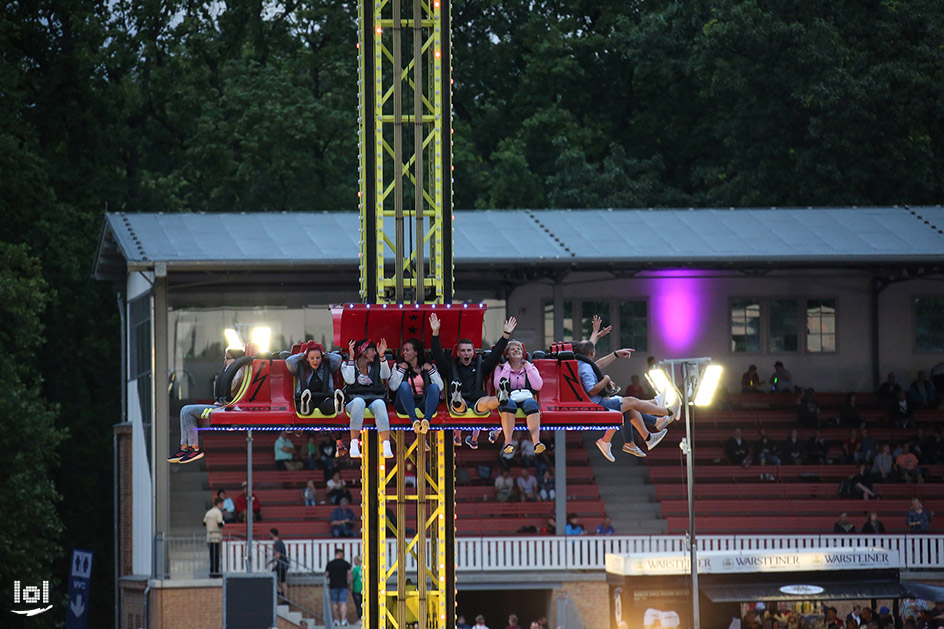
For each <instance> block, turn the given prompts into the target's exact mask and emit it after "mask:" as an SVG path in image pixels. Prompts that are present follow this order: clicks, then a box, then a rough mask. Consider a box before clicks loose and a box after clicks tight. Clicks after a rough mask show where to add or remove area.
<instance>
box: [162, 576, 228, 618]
mask: <svg viewBox="0 0 944 629" xmlns="http://www.w3.org/2000/svg"><path fill="white" fill-rule="evenodd" d="M150 594H151V610H150V611H151V613H150V616H151V624H150V626H151V627H174V629H213V628H214V627H222V626H223V588H222V583H221V582H219V581H217V583H215V584H213V585H209V584H208V586H207V587H169V588H151V593H150Z"/></svg>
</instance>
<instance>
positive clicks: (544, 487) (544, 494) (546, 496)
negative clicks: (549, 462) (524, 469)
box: [538, 470, 557, 500]
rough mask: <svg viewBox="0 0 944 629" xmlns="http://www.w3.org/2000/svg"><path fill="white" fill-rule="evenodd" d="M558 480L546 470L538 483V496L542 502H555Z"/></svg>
mask: <svg viewBox="0 0 944 629" xmlns="http://www.w3.org/2000/svg"><path fill="white" fill-rule="evenodd" d="M556 482H557V481H556V479H555V478H554V475H553V474H551V470H544V474H543V475H542V476H541V480H540V481H539V482H538V495H539V496H540V497H541V500H554V498H556V497H557V488H556V487H557V486H556V485H555V483H556Z"/></svg>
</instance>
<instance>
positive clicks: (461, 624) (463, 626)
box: [456, 615, 472, 629]
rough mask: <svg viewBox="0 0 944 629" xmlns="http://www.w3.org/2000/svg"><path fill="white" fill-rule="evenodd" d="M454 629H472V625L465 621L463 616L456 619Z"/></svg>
mask: <svg viewBox="0 0 944 629" xmlns="http://www.w3.org/2000/svg"><path fill="white" fill-rule="evenodd" d="M456 629H472V625H470V624H469V623H467V622H466V621H465V616H462V615H459V616H457V617H456Z"/></svg>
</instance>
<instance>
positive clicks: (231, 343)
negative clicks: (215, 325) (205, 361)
mask: <svg viewBox="0 0 944 629" xmlns="http://www.w3.org/2000/svg"><path fill="white" fill-rule="evenodd" d="M223 336H225V337H226V349H227V350H230V349H242V348H243V345H244V343H243V341H242V339H240V338H239V334H237V333H236V330H234V329H233V328H226V329H225V330H223Z"/></svg>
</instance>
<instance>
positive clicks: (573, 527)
mask: <svg viewBox="0 0 944 629" xmlns="http://www.w3.org/2000/svg"><path fill="white" fill-rule="evenodd" d="M564 533H565V534H566V535H583V534H584V533H586V531H584V530H583V525H582V524H580V518H579V517H578V516H577V514H576V513H571V514H570V515H568V516H567V528H566V529H564Z"/></svg>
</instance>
